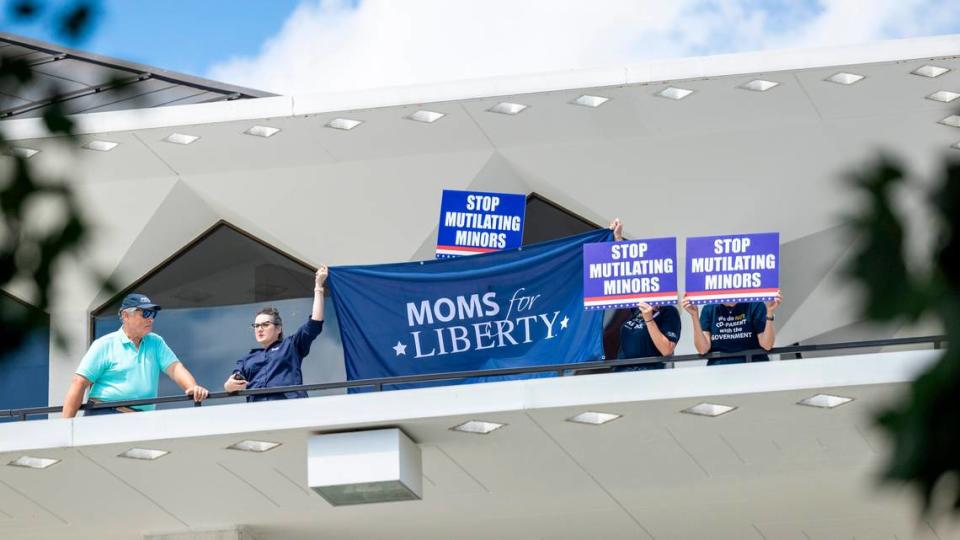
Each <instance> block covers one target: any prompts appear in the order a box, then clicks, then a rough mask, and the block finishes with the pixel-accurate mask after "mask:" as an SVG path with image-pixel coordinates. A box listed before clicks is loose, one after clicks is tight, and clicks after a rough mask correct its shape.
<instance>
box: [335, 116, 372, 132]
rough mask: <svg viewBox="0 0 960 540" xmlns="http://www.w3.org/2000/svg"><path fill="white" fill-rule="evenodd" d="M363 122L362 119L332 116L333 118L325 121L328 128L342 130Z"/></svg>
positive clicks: (348, 129)
mask: <svg viewBox="0 0 960 540" xmlns="http://www.w3.org/2000/svg"><path fill="white" fill-rule="evenodd" d="M362 123H363V120H351V119H349V118H334V119H333V120H331V121H329V122H327V123H326V126H327V127H328V128H333V129H341V130H343V131H350V130H351V129H353V128H355V127H357V126H359V125H360V124H362Z"/></svg>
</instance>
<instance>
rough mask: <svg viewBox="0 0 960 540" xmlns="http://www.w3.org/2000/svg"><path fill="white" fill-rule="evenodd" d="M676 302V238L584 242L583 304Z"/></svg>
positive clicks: (617, 305) (590, 306) (608, 305)
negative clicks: (596, 242)
mask: <svg viewBox="0 0 960 540" xmlns="http://www.w3.org/2000/svg"><path fill="white" fill-rule="evenodd" d="M640 302H646V303H648V304H650V305H654V306H655V305H664V304H675V303H676V302H677V239H676V238H652V239H649V240H624V241H620V242H603V243H598V244H586V245H584V246H583V307H584V309H608V308H624V307H636V305H637V304H638V303H640Z"/></svg>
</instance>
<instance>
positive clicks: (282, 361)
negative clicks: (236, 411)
mask: <svg viewBox="0 0 960 540" xmlns="http://www.w3.org/2000/svg"><path fill="white" fill-rule="evenodd" d="M322 331H323V321H315V320H313V319H309V320H307V322H306V323H305V324H304V325H303V326H301V327H300V328H299V329H297V331H296V332H294V333H293V335H290V336H287V337H285V338H284V339H283V341H277V342H274V343H273V344H272V345H270V346H269V347H267V348H266V349H252V350H251V351H250V353H249V354H248V355H246V356H244V357H243V358H241V359H239V360H237V365H236V367H234V369H233V371H234V372H239V373H240V374H242V375H243V377H244V378H245V379H247V381H249V382H248V383H247V388H248V389H250V390H252V389H254V388H270V387H273V386H295V385H300V384H303V374H302V373H301V371H300V366H301V364H303V357H304V356H307V355H308V354H310V345H311V344H312V343H313V340H315V339H316V338H317V336H319V335H320V332H322ZM305 397H307V393H306V392H302V391H301V392H286V393H277V394H264V395H259V396H247V401H273V400H277V399H289V398H305Z"/></svg>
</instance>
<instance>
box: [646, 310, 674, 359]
mask: <svg viewBox="0 0 960 540" xmlns="http://www.w3.org/2000/svg"><path fill="white" fill-rule="evenodd" d="M639 307H640V315H642V316H643V322H645V323H647V333H648V334H649V335H650V340H651V341H653V345H654V347H656V348H657V350H658V351H660V354H661V355H663V356H673V351H674V350H675V349H676V348H677V344H676V343H674V342H672V341H670V338H668V337H667V336H666V335H664V333H663V331H661V330H660V325H659V324H657V320H656V319H654V318H653V314H654V309H653V306H651V305H650V304H648V303H646V302H640V306H639Z"/></svg>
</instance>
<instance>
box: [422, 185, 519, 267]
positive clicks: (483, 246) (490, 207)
mask: <svg viewBox="0 0 960 540" xmlns="http://www.w3.org/2000/svg"><path fill="white" fill-rule="evenodd" d="M526 210H527V197H526V195H514V194H510V193H485V192H482V191H455V190H452V189H445V190H443V199H442V200H441V201H440V228H439V229H438V230H437V258H438V259H446V258H451V257H459V256H461V255H477V254H479V253H491V252H494V251H501V250H504V249H513V248H518V247H520V246H521V245H522V244H523V217H524V214H525V213H526Z"/></svg>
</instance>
